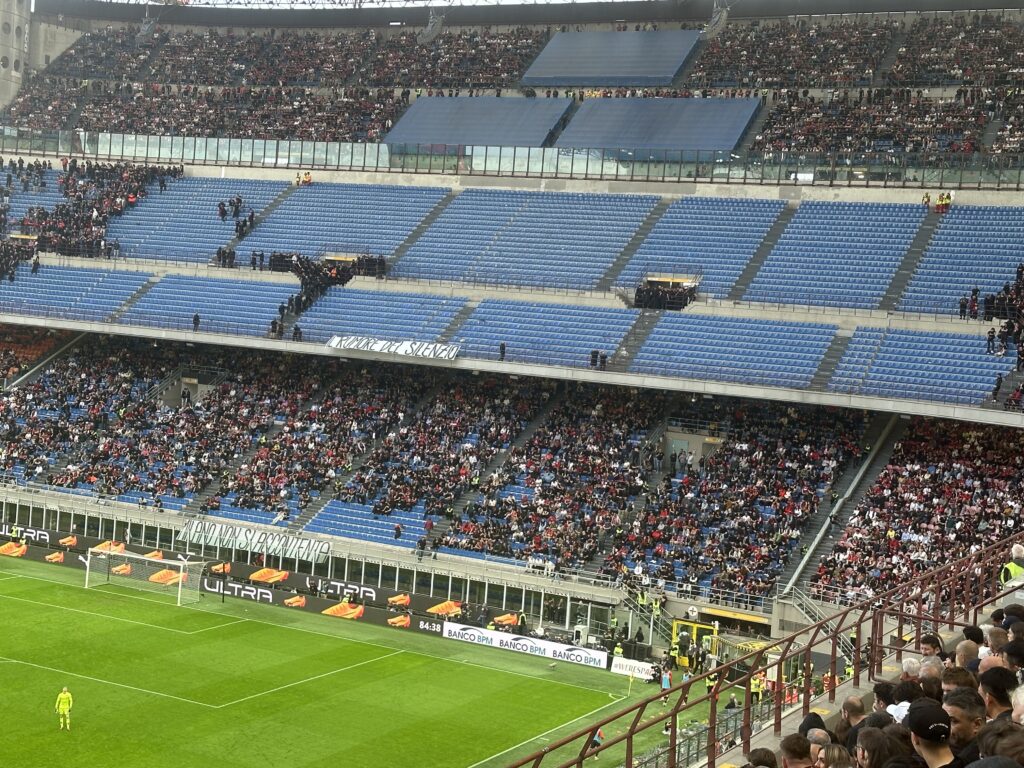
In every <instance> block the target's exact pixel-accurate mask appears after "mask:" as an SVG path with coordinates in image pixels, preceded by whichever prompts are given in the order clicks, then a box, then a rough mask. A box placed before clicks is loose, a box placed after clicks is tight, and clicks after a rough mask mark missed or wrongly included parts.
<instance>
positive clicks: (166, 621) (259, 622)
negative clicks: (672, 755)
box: [0, 558, 707, 768]
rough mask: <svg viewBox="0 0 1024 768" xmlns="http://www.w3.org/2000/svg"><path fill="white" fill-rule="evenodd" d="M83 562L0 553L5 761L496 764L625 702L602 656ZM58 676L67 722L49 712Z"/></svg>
mask: <svg viewBox="0 0 1024 768" xmlns="http://www.w3.org/2000/svg"><path fill="white" fill-rule="evenodd" d="M83 579H84V574H83V573H82V572H79V571H71V570H63V569H56V568H51V567H48V566H45V565H42V564H39V563H32V562H24V561H14V560H7V559H6V558H5V559H4V560H3V562H0V616H2V620H0V690H2V694H0V722H2V723H3V724H4V732H5V733H6V734H8V738H5V739H2V740H0V765H2V766H7V765H10V766H18V768H34V767H35V766H39V767H40V768H42V767H43V766H46V768H50V767H51V766H52V765H54V764H56V763H59V762H65V761H67V760H68V759H71V760H72V762H73V763H74V764H75V765H76V766H79V767H80V768H94V767H95V768H99V767H100V766H104V767H105V766H112V765H146V766H149V768H159V767H160V766H175V767H179V768H189V767H190V766H204V767H205V766H208V765H211V764H212V765H218V766H220V767H221V768H235V767H236V766H237V767H238V768H243V767H245V768H248V767H249V766H253V765H289V766H294V767H296V768H298V767H303V768H305V767H307V766H308V767H309V768H313V767H314V766H331V767H332V768H336V766H337V765H339V764H342V765H348V766H357V767H363V766H365V767H366V768H376V767H377V766H382V767H383V766H395V765H416V766H421V767H423V768H426V767H428V766H444V767H446V768H447V767H449V766H450V767H452V768H466V767H468V766H474V767H475V768H484V767H485V766H486V768H497V766H502V765H506V764H507V763H508V762H509V761H511V760H512V759H513V758H514V757H518V756H522V755H526V754H529V753H530V752H533V751H535V750H537V749H539V748H541V747H543V746H544V744H545V743H547V742H548V741H549V740H554V739H556V738H558V737H559V736H561V735H563V734H565V733H569V732H571V731H573V730H575V729H577V728H579V727H580V726H582V725H584V724H586V723H587V722H589V721H593V720H594V719H596V718H598V717H601V716H604V715H606V714H609V713H611V712H613V711H615V710H616V709H618V708H621V707H623V706H625V704H626V703H627V702H625V701H624V698H625V697H626V696H627V691H628V690H629V681H628V680H627V679H626V678H624V677H621V676H617V675H612V674H610V673H608V672H603V671H601V670H593V669H587V668H584V667H578V666H575V665H571V664H558V665H556V666H555V667H554V668H551V667H549V666H548V663H547V662H546V661H545V660H543V659H537V658H533V657H529V656H520V655H518V654H512V653H503V652H500V651H494V650H492V649H487V648H477V647H474V646H471V645H467V644H464V643H458V642H454V641H447V640H442V639H441V638H435V637H430V636H427V635H415V634H404V633H399V632H397V631H395V630H389V629H387V628H384V627H373V626H366V625H353V624H349V623H347V622H344V621H342V620H339V619H334V620H332V619H327V618H324V617H321V616H317V615H312V614H306V613H302V612H298V611H295V612H293V611H284V610H282V609H279V608H273V607H270V606H261V605H256V604H253V603H249V602H245V601H240V600H231V599H229V600H227V601H226V602H223V603H222V602H221V601H220V600H218V599H217V598H213V597H208V598H206V599H204V600H203V601H201V603H200V604H199V606H197V607H196V608H178V607H175V606H173V605H169V604H167V603H166V602H164V601H162V600H161V599H160V597H159V596H154V595H150V594H146V593H142V592H137V591H135V590H131V589H125V588H123V587H119V586H112V585H108V586H103V587H100V588H97V589H90V590H85V589H83V588H82V586H81V582H82V580H83ZM64 685H67V686H68V687H69V688H70V690H71V692H72V694H73V695H74V696H75V708H74V710H73V712H72V727H73V730H72V732H71V733H63V732H60V731H58V723H57V717H56V715H55V714H54V711H53V702H54V699H55V698H56V695H57V692H58V691H59V690H60V688H61V687H62V686H64ZM653 692H654V689H653V688H652V687H650V686H645V685H641V684H637V683H634V685H633V686H632V698H638V697H639V696H641V695H650V694H651V693H653ZM706 714H707V712H706V707H695V708H693V709H692V710H690V711H687V712H686V718H685V719H687V720H699V719H702V718H704V717H706ZM606 730H608V731H610V733H612V734H614V733H616V732H617V730H618V729H617V728H615V727H614V726H613V727H612V728H610V729H606ZM657 731H658V729H656V728H655V729H650V731H649V732H648V734H647V735H645V739H644V742H642V744H644V743H646V746H649V747H653V746H655V745H656V744H657V742H658V740H659V739H661V738H662V737H660V736H659V735H658V733H657ZM612 757H614V755H613V756H612ZM112 761H113V762H112ZM608 762H609V764H612V761H611V760H609V761H608Z"/></svg>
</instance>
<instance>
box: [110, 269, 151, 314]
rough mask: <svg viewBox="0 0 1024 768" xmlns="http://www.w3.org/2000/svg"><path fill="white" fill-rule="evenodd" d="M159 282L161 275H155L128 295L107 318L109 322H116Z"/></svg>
mask: <svg viewBox="0 0 1024 768" xmlns="http://www.w3.org/2000/svg"><path fill="white" fill-rule="evenodd" d="M159 282H160V276H159V275H153V276H152V277H151V278H149V280H147V281H146V282H144V283H143V284H142V286H141V287H140V288H139V290H137V291H136V292H135V293H133V294H132V295H131V296H129V297H128V301H126V302H125V303H124V304H122V305H121V306H120V307H118V309H117V310H116V311H115V312H114V314H112V315H111V316H110V317H108V318H107V322H108V323H116V322H117V321H118V320H119V319H120V317H121V316H122V315H123V314H124V313H125V312H127V311H128V310H129V309H131V307H132V305H133V304H135V302H137V301H138V300H139V299H141V298H142V297H143V296H145V295H146V294H147V293H149V292H150V291H151V290H153V288H154V286H156V284H157V283H159Z"/></svg>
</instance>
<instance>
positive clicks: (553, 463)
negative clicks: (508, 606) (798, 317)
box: [441, 387, 668, 570]
mask: <svg viewBox="0 0 1024 768" xmlns="http://www.w3.org/2000/svg"><path fill="white" fill-rule="evenodd" d="M667 403H668V396H666V395H662V394H658V393H653V392H636V391H634V392H624V391H622V390H612V389H606V388H598V387H581V388H580V389H578V390H576V391H573V392H570V393H568V395H567V396H566V398H565V399H564V400H563V401H561V402H559V403H558V404H557V405H556V406H555V408H554V409H553V410H552V412H551V413H550V414H549V415H548V416H547V418H546V419H545V420H544V422H543V423H542V424H541V425H540V427H539V428H538V429H537V431H536V432H535V433H534V434H533V435H532V436H531V437H530V439H529V440H528V441H527V442H526V444H525V445H524V446H522V447H520V448H516V449H515V450H514V451H513V452H512V453H511V455H510V456H509V457H508V460H507V461H506V462H505V463H504V464H503V465H502V467H501V468H500V469H499V470H498V471H496V472H494V473H492V474H491V475H490V476H489V477H487V478H486V479H485V480H484V481H483V482H482V483H481V485H480V490H481V494H482V495H481V497H480V499H478V500H477V501H476V502H475V503H473V504H471V505H470V506H468V507H467V508H466V509H465V511H464V513H463V515H462V517H461V519H459V520H455V521H453V526H452V528H451V530H450V531H449V533H448V534H447V535H446V536H445V537H444V538H443V539H442V541H441V544H442V545H443V546H446V547H453V548H459V549H468V550H475V551H482V552H490V553H493V554H499V555H503V556H506V557H514V558H517V559H521V560H527V561H531V560H533V559H537V558H539V559H541V560H543V561H546V562H547V563H549V564H550V566H549V568H554V569H559V570H561V569H568V568H571V567H574V566H575V567H578V566H581V565H583V564H584V563H586V562H587V561H588V560H590V559H591V558H592V557H593V556H594V555H595V554H596V553H597V552H598V551H599V549H600V548H601V547H602V546H603V545H605V544H606V543H607V542H608V541H609V540H610V539H611V536H612V534H613V532H614V531H616V530H619V529H621V528H622V526H623V525H624V524H625V521H626V520H627V519H628V518H630V517H631V516H632V515H633V513H634V511H635V508H634V500H635V499H636V497H637V496H638V495H640V494H641V493H642V492H643V490H644V488H645V486H646V482H647V473H648V471H649V470H650V469H651V468H652V466H653V463H652V456H651V454H650V452H648V453H647V454H646V457H645V455H644V453H643V451H642V448H643V441H644V437H645V435H646V434H647V432H648V431H649V430H650V429H652V428H653V427H654V426H655V425H657V424H658V423H660V421H661V419H662V418H663V417H664V414H665V410H666V407H667ZM645 459H646V461H645Z"/></svg>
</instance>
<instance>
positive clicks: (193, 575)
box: [85, 545, 206, 605]
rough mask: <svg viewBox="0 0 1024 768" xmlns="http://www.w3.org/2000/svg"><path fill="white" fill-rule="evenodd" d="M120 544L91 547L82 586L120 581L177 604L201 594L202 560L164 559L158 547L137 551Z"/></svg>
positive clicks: (127, 585)
mask: <svg viewBox="0 0 1024 768" xmlns="http://www.w3.org/2000/svg"><path fill="white" fill-rule="evenodd" d="M118 549H119V547H110V545H107V546H105V547H103V546H101V547H93V548H92V549H90V550H89V554H88V557H87V558H86V561H85V588H86V589H89V588H90V587H98V586H99V585H101V584H119V585H121V586H125V587H130V588H131V589H138V590H142V591H143V592H154V593H157V594H161V595H165V596H166V597H167V598H168V599H169V601H173V602H174V603H175V604H176V605H183V604H187V603H196V602H198V601H199V597H200V594H201V592H200V585H201V584H202V580H203V579H202V576H203V568H204V567H205V566H206V563H205V562H203V561H201V560H187V561H186V560H177V559H175V560H171V559H166V560H165V559H164V558H163V553H162V552H159V551H155V552H150V553H149V554H145V555H138V554H135V553H134V552H123V551H117V550H118Z"/></svg>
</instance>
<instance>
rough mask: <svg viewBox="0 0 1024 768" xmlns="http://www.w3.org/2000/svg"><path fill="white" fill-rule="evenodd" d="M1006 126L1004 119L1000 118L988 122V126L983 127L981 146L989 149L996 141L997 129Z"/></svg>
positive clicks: (997, 136)
mask: <svg viewBox="0 0 1024 768" xmlns="http://www.w3.org/2000/svg"><path fill="white" fill-rule="evenodd" d="M1005 124H1006V119H1005V118H1002V117H996V118H993V119H992V120H989V121H988V125H986V126H985V130H984V131H982V133H981V146H983V147H991V146H992V145H993V144H995V142H996V139H997V138H999V129H1000V128H1002V127H1003V126H1004V125H1005Z"/></svg>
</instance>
